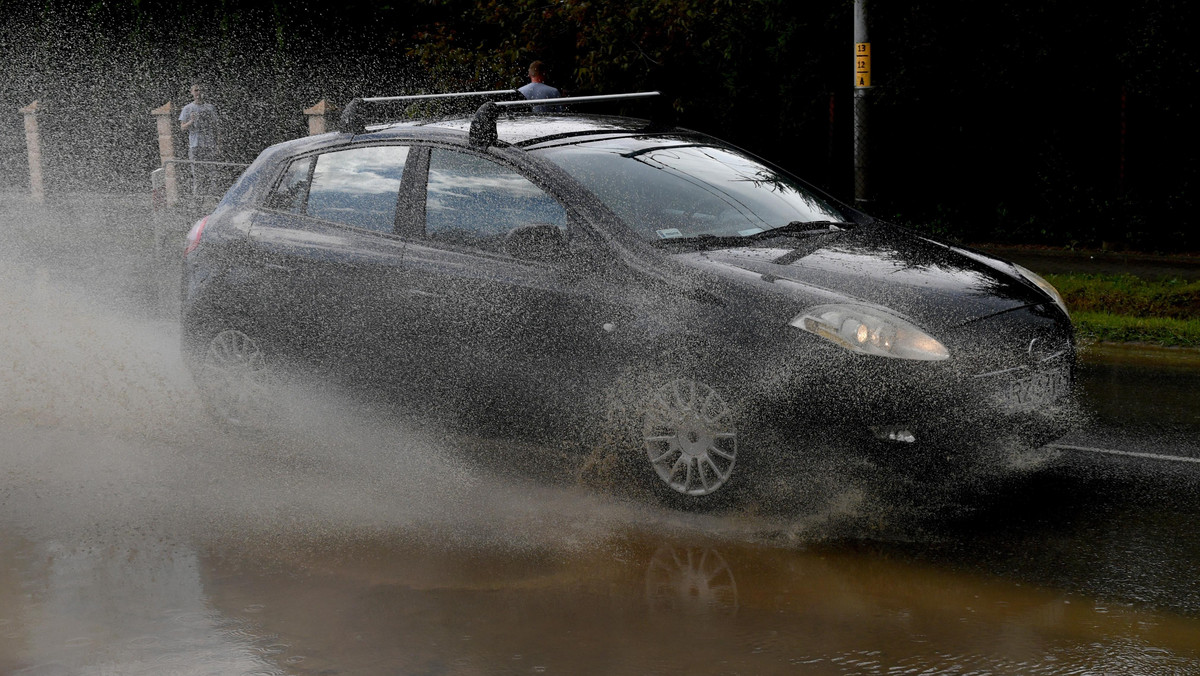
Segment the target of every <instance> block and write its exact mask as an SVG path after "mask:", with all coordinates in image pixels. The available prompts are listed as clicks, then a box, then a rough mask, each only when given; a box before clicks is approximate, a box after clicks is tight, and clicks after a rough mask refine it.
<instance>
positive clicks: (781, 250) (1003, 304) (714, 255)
mask: <svg viewBox="0 0 1200 676" xmlns="http://www.w3.org/2000/svg"><path fill="white" fill-rule="evenodd" d="M675 258H676V260H677V261H679V262H680V263H683V264H685V265H688V266H689V267H695V268H701V269H705V268H707V269H709V270H712V271H715V272H720V271H721V270H720V269H721V268H724V269H725V271H726V272H729V271H730V268H732V269H734V270H736V271H739V272H742V271H745V272H750V273H755V274H756V275H757V276H760V278H761V280H762V281H763V282H764V283H777V282H778V280H788V281H790V282H794V283H796V284H799V285H801V287H809V288H811V289H812V291H813V292H814V295H815V296H817V297H819V298H824V299H828V298H831V297H837V296H841V297H843V298H844V301H845V302H854V301H859V302H865V303H870V304H874V305H881V306H884V307H887V308H890V309H892V310H893V311H896V312H899V313H900V314H902V315H906V316H907V317H908V318H909V319H911V320H913V321H915V322H916V323H917V324H918V325H920V326H923V327H925V328H927V329H931V330H937V329H946V328H953V327H956V326H961V325H962V324H965V323H967V322H971V321H973V320H976V319H981V318H984V317H989V316H991V315H995V314H999V313H1001V312H1006V311H1009V310H1013V309H1016V308H1019V307H1025V306H1029V305H1037V304H1041V303H1046V302H1047V301H1048V300H1049V299H1048V298H1047V297H1046V296H1045V295H1044V294H1043V293H1042V292H1041V291H1040V290H1039V289H1037V288H1036V287H1034V286H1033V285H1032V284H1030V283H1028V282H1027V281H1026V280H1025V279H1024V278H1023V277H1021V275H1020V273H1019V272H1018V271H1017V269H1016V268H1015V267H1014V266H1013V265H1012V264H1011V263H1006V262H1004V261H1001V260H999V259H995V258H991V257H990V256H986V255H984V254H981V253H977V252H974V251H970V250H967V249H961V248H957V247H953V246H949V245H946V244H942V243H940V242H936V241H934V240H930V239H927V238H925V237H921V236H919V235H916V234H915V233H911V232H908V231H906V230H902V229H900V228H896V227H893V226H882V225H881V226H870V227H863V228H857V229H855V230H846V231H838V232H832V233H830V234H828V235H816V236H812V237H809V238H804V239H795V238H789V237H786V236H780V237H777V238H773V239H771V240H764V241H762V242H761V243H756V244H755V245H752V246H736V247H730V248H725V249H710V250H704V251H698V252H696V251H693V252H689V253H681V254H676V255H675ZM727 276H728V275H727ZM737 276H739V277H742V278H744V277H745V274H744V272H742V274H740V275H737ZM819 302H837V301H829V300H821V301H819Z"/></svg>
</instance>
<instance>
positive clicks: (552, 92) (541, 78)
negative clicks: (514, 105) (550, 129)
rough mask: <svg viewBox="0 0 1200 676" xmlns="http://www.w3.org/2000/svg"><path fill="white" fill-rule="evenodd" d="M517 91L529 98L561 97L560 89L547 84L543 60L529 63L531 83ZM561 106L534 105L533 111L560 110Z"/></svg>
mask: <svg viewBox="0 0 1200 676" xmlns="http://www.w3.org/2000/svg"><path fill="white" fill-rule="evenodd" d="M517 91H519V92H521V94H522V95H523V96H524V97H525V98H527V99H557V98H558V97H559V93H558V90H557V89H555V88H554V87H551V86H550V85H548V84H546V64H544V63H542V62H541V61H534V62H533V63H531V64H529V84H527V85H525V86H524V87H521V88H520V89H518V90H517ZM559 108H561V106H534V107H533V112H535V113H547V112H558V110H559Z"/></svg>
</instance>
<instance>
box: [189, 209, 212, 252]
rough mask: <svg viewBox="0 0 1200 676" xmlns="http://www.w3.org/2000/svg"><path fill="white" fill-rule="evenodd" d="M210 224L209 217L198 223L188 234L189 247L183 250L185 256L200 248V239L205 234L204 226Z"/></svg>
mask: <svg viewBox="0 0 1200 676" xmlns="http://www.w3.org/2000/svg"><path fill="white" fill-rule="evenodd" d="M207 223H208V216H205V217H204V218H201V219H200V220H198V221H196V224H195V225H193V226H192V229H191V230H188V234H187V246H186V247H184V249H183V255H184V256H187V255H188V254H190V253H192V252H193V251H195V250H196V247H198V246H200V237H201V236H202V235H203V234H204V226H205V225H206V224H207Z"/></svg>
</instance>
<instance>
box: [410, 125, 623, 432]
mask: <svg viewBox="0 0 1200 676" xmlns="http://www.w3.org/2000/svg"><path fill="white" fill-rule="evenodd" d="M424 186H425V191H424V219H423V222H422V226H423V227H421V228H420V230H419V232H416V233H414V234H415V235H416V236H414V237H413V238H412V240H411V241H410V243H409V246H408V248H407V250H406V252H405V267H406V269H407V271H408V275H409V277H408V280H407V282H406V283H407V285H408V287H409V293H410V298H411V301H412V303H413V307H412V308H411V310H412V316H413V321H414V322H415V324H416V325H417V326H418V327H419V329H420V330H419V331H418V332H417V333H418V335H419V336H420V340H421V347H420V350H421V352H422V353H423V354H425V355H428V356H429V357H430V360H429V362H428V364H429V366H430V368H432V369H434V371H435V373H433V374H431V376H430V378H431V381H434V382H439V383H441V384H442V385H443V386H444V388H445V396H451V397H455V398H457V401H456V402H455V403H457V404H459V407H460V408H467V409H471V410H473V411H474V412H475V413H477V414H479V415H480V416H482V417H484V418H489V419H491V420H493V421H497V422H504V423H507V424H520V425H522V426H525V427H530V426H537V425H546V424H550V425H553V424H554V423H553V422H552V421H553V420H554V419H556V417H558V416H561V415H562V414H563V413H564V412H566V411H567V410H568V409H574V408H577V407H578V406H579V405H585V406H586V403H585V402H587V401H588V400H590V399H591V398H592V397H594V396H596V395H597V394H598V393H597V392H596V391H595V390H596V389H597V387H598V385H596V376H597V375H598V374H603V373H605V372H611V370H612V369H611V364H612V362H613V355H614V351H618V347H617V342H616V340H615V339H614V337H613V336H612V335H611V334H612V329H613V326H614V325H615V324H616V323H619V322H620V321H621V319H620V317H621V315H622V312H623V311H622V309H621V303H620V301H619V298H620V292H619V290H618V289H617V287H616V286H615V284H614V283H613V282H612V281H611V280H610V278H608V277H607V276H605V275H603V274H597V272H596V263H597V261H598V260H600V259H601V258H602V257H598V256H597V255H596V249H595V247H596V246H597V245H596V244H595V243H594V242H593V241H592V240H590V239H589V238H588V237H587V236H586V235H585V232H584V231H583V228H582V227H581V224H580V222H579V216H578V214H576V213H574V212H573V211H572V210H571V209H569V208H568V207H566V206H564V204H563V203H562V202H561V201H560V200H559V199H557V198H556V197H555V196H554V195H553V194H551V193H550V192H549V191H547V190H546V189H545V188H543V187H541V186H539V185H537V184H535V183H533V182H532V181H530V180H529V179H528V178H526V177H525V176H523V175H522V174H521V173H520V172H518V171H517V170H516V169H514V168H513V167H511V166H508V165H506V164H502V163H500V162H498V161H496V160H495V159H493V158H490V157H487V156H484V155H482V154H476V153H473V152H469V151H467V150H459V149H450V148H441V147H435V148H432V149H431V151H430V155H429V159H428V164H427V171H426V180H425V181H424ZM530 227H532V228H535V229H540V230H541V231H543V232H546V231H549V232H551V233H552V232H554V231H555V230H557V231H558V232H559V233H560V234H561V245H560V248H559V249H558V250H557V253H558V254H559V255H552V256H548V257H532V258H531V257H523V256H521V255H519V254H517V253H514V252H513V251H512V250H511V247H510V246H509V244H510V243H511V242H512V241H513V240H512V233H513V232H514V231H515V230H518V229H522V228H530Z"/></svg>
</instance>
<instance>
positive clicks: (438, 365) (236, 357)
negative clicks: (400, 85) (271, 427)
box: [183, 99, 1075, 506]
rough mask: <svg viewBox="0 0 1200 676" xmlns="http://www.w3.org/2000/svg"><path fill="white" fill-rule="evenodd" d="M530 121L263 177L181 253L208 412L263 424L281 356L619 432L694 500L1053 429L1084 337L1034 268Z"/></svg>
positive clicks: (1029, 440)
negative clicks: (869, 461)
mask: <svg viewBox="0 0 1200 676" xmlns="http://www.w3.org/2000/svg"><path fill="white" fill-rule="evenodd" d="M523 103H524V102H517V101H499V102H489V103H486V104H484V105H483V106H482V107H481V108H480V110H479V112H478V113H477V114H476V116H475V118H474V119H473V120H472V119H466V118H463V119H448V120H422V121H409V122H400V123H389V124H379V125H372V126H370V127H364V126H361V125H360V124H359V122H358V118H357V111H358V110H359V108H360V107H361V106H362V105H366V104H361V103H360V102H355V104H352V110H353V111H354V113H352V114H350V115H348V125H349V128H348V130H347V131H342V132H337V133H330V134H325V135H321V136H315V137H309V138H304V139H298V140H295V141H290V142H287V143H282V144H279V145H276V146H273V147H271V148H269V149H267V150H266V151H264V152H263V153H262V154H261V155H260V156H259V158H258V159H257V160H256V161H255V162H254V163H253V164H252V165H251V166H250V168H249V169H247V171H246V173H245V174H244V175H243V176H242V177H241V179H240V180H239V181H238V182H237V183H236V184H235V185H234V186H233V188H231V189H230V191H229V192H228V193H227V194H226V196H225V198H224V199H223V200H222V202H221V203H220V205H219V206H218V207H217V208H216V209H215V210H214V211H213V212H212V213H211V214H210V215H209V216H207V217H205V218H204V219H202V220H200V221H199V222H197V223H196V225H195V226H194V227H193V229H192V231H191V233H190V234H189V238H188V244H187V249H186V254H185V259H186V261H185V265H184V279H183V291H184V293H183V297H184V300H183V303H184V306H183V329H184V348H185V354H186V355H187V358H188V361H189V364H190V365H191V367H192V369H193V372H194V374H195V376H196V380H197V382H198V384H199V385H200V386H201V388H202V390H203V391H204V393H205V395H206V397H207V400H208V402H209V404H210V407H211V409H212V410H213V411H214V412H215V413H216V414H217V415H218V416H219V417H221V418H223V419H225V420H227V421H229V422H231V423H237V424H245V423H248V422H250V421H251V420H252V419H253V418H254V416H255V415H257V414H258V413H260V412H261V409H264V408H269V407H268V406H267V404H268V403H269V401H270V397H269V394H268V392H269V390H270V389H271V388H270V386H271V384H272V382H273V380H272V379H273V377H274V376H273V375H271V374H275V373H277V371H275V370H274V369H273V366H274V364H275V363H276V362H277V361H278V360H281V359H287V360H290V361H294V362H298V363H301V364H304V365H305V366H306V367H308V368H314V367H315V368H317V369H318V370H319V372H321V373H325V374H328V375H329V376H330V377H337V378H341V379H345V380H347V381H349V382H353V383H356V384H361V385H367V386H370V387H372V388H378V389H379V390H383V391H387V392H389V393H390V394H391V395H392V396H395V397H397V398H399V399H401V400H403V401H406V402H408V403H412V404H414V405H423V406H426V407H429V408H436V409H438V410H440V411H443V412H444V413H445V414H446V416H447V417H448V418H452V419H455V420H460V421H465V422H468V423H470V424H471V425H472V428H473V429H478V430H485V431H488V432H490V433H496V434H504V435H531V436H533V437H537V438H541V439H549V440H552V441H555V442H562V443H563V444H567V443H568V442H575V441H577V440H580V439H581V438H583V437H588V434H590V431H591V430H602V431H608V432H611V434H608V435H599V434H597V435H591V437H589V438H590V439H591V441H592V442H596V443H603V444H607V446H606V448H608V449H610V451H611V453H612V455H613V457H615V458H616V462H617V464H618V465H622V466H624V467H625V468H626V469H627V470H628V472H630V476H631V477H632V479H633V480H634V481H635V482H637V481H643V480H644V481H645V483H646V484H647V485H648V486H651V487H653V488H654V490H657V491H659V492H660V494H662V495H664V496H666V497H671V498H672V499H674V500H676V501H677V502H679V503H681V504H683V505H685V506H688V505H693V504H703V503H706V502H711V501H712V500H714V499H719V498H720V496H726V495H733V494H738V493H739V491H738V490H737V489H736V486H737V485H738V484H740V485H741V488H742V489H754V488H760V489H761V488H762V487H764V486H765V485H766V482H764V481H762V477H765V476H776V477H777V476H781V475H788V474H787V473H802V472H804V471H805V468H806V467H807V468H809V469H810V470H811V464H810V462H809V461H810V460H812V459H813V458H814V457H816V456H821V455H827V454H830V453H834V452H835V451H832V450H830V449H831V448H836V447H838V446H839V445H850V446H852V447H854V448H856V449H861V448H865V447H868V446H874V445H876V444H878V445H881V446H883V447H886V448H890V449H891V455H893V456H896V457H900V458H903V459H912V460H917V459H920V460H922V461H925V460H930V459H935V460H936V462H935V463H934V465H933V467H934V468H935V471H936V468H937V467H938V466H939V465H938V464H937V463H943V462H944V459H945V458H946V457H947V455H948V454H949V455H957V456H958V459H959V460H963V459H965V460H967V461H981V462H992V461H994V460H995V457H996V455H995V454H996V451H995V449H996V448H997V447H999V446H1001V445H1003V444H1001V443H999V442H1000V441H1001V440H1009V439H1019V440H1020V443H1022V444H1024V445H1026V446H1029V447H1033V446H1037V445H1039V444H1041V443H1043V442H1045V441H1047V440H1050V439H1052V438H1054V437H1055V435H1056V434H1058V433H1059V432H1060V429H1061V425H1062V419H1063V416H1064V413H1065V412H1066V409H1068V408H1069V407H1070V405H1071V398H1070V397H1069V396H1068V394H1069V391H1070V389H1071V387H1072V383H1073V379H1074V363H1075V361H1074V359H1075V354H1074V347H1073V337H1072V332H1071V327H1070V323H1069V320H1068V317H1067V312H1066V309H1065V307H1064V306H1063V303H1062V300H1061V299H1060V298H1059V296H1058V294H1057V293H1056V292H1055V291H1054V289H1053V288H1052V287H1050V286H1049V285H1048V284H1047V283H1046V282H1044V281H1043V280H1041V279H1040V278H1039V277H1037V276H1036V275H1034V274H1032V273H1030V272H1029V271H1027V270H1024V269H1022V268H1020V267H1018V266H1016V265H1014V264H1011V263H1006V262H1004V261H1001V260H997V259H995V258H991V257H988V256H985V255H983V254H980V253H977V252H974V251H971V250H968V249H963V248H959V247H955V246H950V245H947V244H944V243H941V242H937V241H935V240H932V239H930V238H928V237H925V236H922V235H919V234H916V233H914V232H911V231H908V230H905V229H902V228H899V227H895V226H892V225H889V224H887V223H884V222H881V221H879V220H877V219H874V218H872V217H870V216H868V215H866V214H863V213H861V212H859V211H857V210H855V209H853V208H851V207H849V206H847V205H844V204H842V203H840V202H838V201H837V200H835V199H833V198H831V197H829V196H828V195H825V194H823V193H822V192H820V191H819V190H816V189H814V188H813V187H811V186H809V185H807V184H805V183H803V182H802V181H800V180H798V179H796V178H794V177H792V176H790V175H789V174H787V173H786V172H784V171H782V170H781V169H778V168H776V167H774V166H773V165H770V164H768V163H767V162H765V161H763V160H760V159H758V158H756V157H754V156H752V155H750V154H748V153H746V152H744V151H741V150H739V149H737V148H735V147H732V146H730V145H728V144H726V143H724V142H722V141H720V140H718V139H715V138H712V137H709V136H705V135H703V134H699V133H696V132H692V131H689V130H686V129H680V128H673V127H664V126H662V125H655V124H647V123H646V122H644V121H640V120H635V119H630V118H623V117H611V116H597V115H583V114H577V113H553V114H532V113H521V112H517V111H518V110H519V109H520V107H521V106H522V105H523ZM563 103H564V105H571V101H570V100H566V99H564V101H563ZM580 445H581V446H583V447H587V446H588V444H580ZM964 449H965V452H964ZM583 462H584V459H583V458H582V457H581V458H580V463H583ZM793 475H794V474H793Z"/></svg>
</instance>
